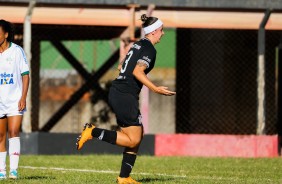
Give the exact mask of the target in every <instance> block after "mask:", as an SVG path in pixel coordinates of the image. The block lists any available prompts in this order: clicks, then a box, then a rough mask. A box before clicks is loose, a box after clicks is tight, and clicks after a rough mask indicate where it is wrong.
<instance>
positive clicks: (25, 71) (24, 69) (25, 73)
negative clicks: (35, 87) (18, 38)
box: [17, 47, 29, 111]
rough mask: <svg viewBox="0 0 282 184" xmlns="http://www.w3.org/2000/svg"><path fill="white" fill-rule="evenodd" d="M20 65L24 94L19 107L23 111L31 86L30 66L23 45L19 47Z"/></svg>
mask: <svg viewBox="0 0 282 184" xmlns="http://www.w3.org/2000/svg"><path fill="white" fill-rule="evenodd" d="M18 48H19V49H18V54H17V56H18V60H17V61H18V67H19V70H20V72H21V76H22V96H21V98H20V100H19V102H18V109H19V111H22V110H24V109H25V108H26V97H27V92H28V86H29V67H28V61H27V58H26V55H25V53H24V51H23V49H22V48H21V47H18Z"/></svg>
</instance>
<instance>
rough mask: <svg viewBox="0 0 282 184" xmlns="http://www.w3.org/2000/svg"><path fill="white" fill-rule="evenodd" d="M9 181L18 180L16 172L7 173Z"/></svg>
mask: <svg viewBox="0 0 282 184" xmlns="http://www.w3.org/2000/svg"><path fill="white" fill-rule="evenodd" d="M9 178H10V179H18V171H17V170H11V171H10V173H9Z"/></svg>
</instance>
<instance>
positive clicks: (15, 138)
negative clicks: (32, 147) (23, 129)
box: [9, 137, 20, 142]
mask: <svg viewBox="0 0 282 184" xmlns="http://www.w3.org/2000/svg"><path fill="white" fill-rule="evenodd" d="M18 139H20V137H12V138H9V142H10V141H13V140H18Z"/></svg>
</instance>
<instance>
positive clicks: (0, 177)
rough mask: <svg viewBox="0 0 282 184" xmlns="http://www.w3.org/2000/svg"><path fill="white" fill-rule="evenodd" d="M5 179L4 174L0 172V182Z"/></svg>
mask: <svg viewBox="0 0 282 184" xmlns="http://www.w3.org/2000/svg"><path fill="white" fill-rule="evenodd" d="M5 179H6V173H5V172H0V180H5Z"/></svg>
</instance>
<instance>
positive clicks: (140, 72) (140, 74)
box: [133, 60, 176, 96]
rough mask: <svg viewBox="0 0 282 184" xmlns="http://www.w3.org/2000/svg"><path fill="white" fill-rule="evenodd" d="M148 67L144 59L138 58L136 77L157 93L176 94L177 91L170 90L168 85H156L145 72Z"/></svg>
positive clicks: (134, 71) (135, 69) (134, 72)
mask: <svg viewBox="0 0 282 184" xmlns="http://www.w3.org/2000/svg"><path fill="white" fill-rule="evenodd" d="M146 68H147V64H146V63H144V62H143V61H142V60H138V61H137V64H136V66H135V68H134V70H133V75H134V77H136V79H137V80H139V81H140V82H142V83H143V84H144V85H145V86H147V87H148V88H149V89H150V90H152V91H153V92H155V93H159V94H162V95H166V96H172V95H175V94H176V92H173V91H170V90H168V87H165V86H156V85H155V84H154V83H153V82H151V81H150V79H149V78H148V77H147V75H146V74H145V70H146Z"/></svg>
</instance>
